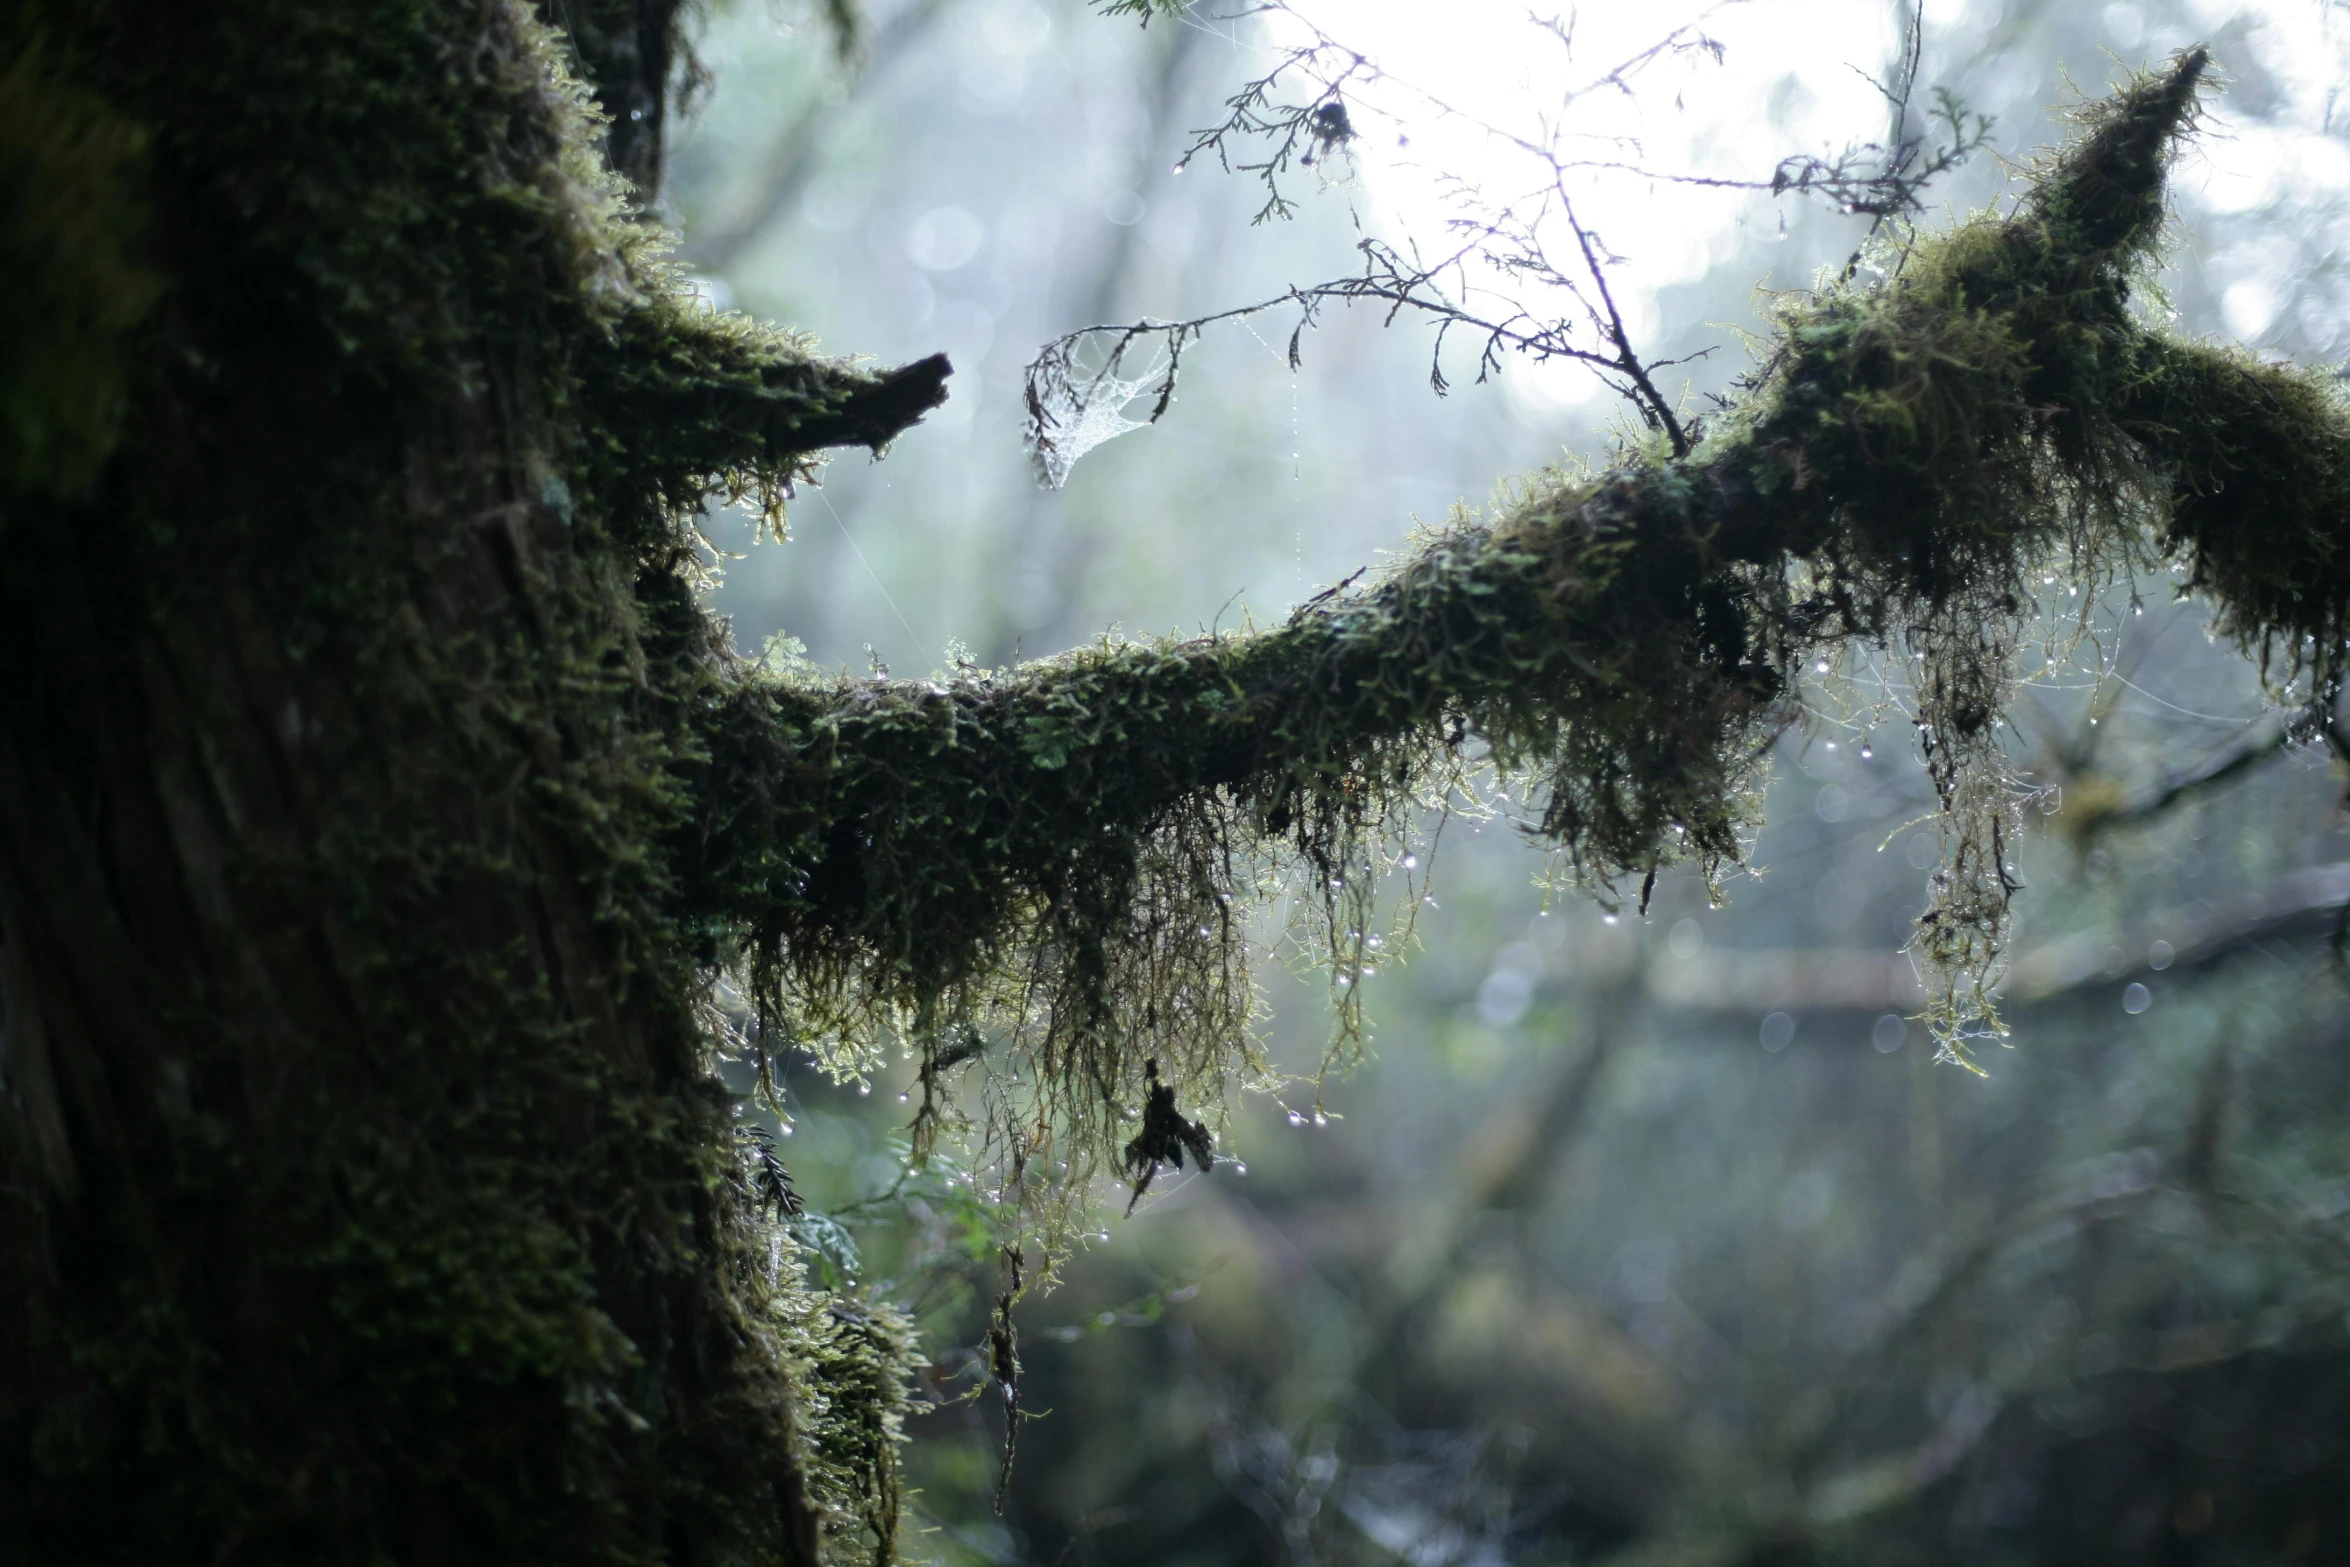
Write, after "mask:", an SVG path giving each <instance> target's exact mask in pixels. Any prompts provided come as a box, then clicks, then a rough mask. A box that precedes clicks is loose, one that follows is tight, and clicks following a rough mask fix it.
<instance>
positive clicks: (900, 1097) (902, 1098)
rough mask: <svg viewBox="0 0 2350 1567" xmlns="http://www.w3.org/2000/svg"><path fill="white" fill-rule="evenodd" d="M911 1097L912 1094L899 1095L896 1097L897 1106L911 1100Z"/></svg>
mask: <svg viewBox="0 0 2350 1567" xmlns="http://www.w3.org/2000/svg"><path fill="white" fill-rule="evenodd" d="M913 1097H914V1096H913V1095H912V1094H900V1095H898V1103H899V1104H904V1103H905V1102H906V1101H907V1100H909V1099H911V1098H913Z"/></svg>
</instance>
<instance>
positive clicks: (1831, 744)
mask: <svg viewBox="0 0 2350 1567" xmlns="http://www.w3.org/2000/svg"><path fill="white" fill-rule="evenodd" d="M1828 749H1829V750H1831V751H1833V750H1835V749H1836V742H1835V741H1833V740H1831V741H1829V742H1828Z"/></svg>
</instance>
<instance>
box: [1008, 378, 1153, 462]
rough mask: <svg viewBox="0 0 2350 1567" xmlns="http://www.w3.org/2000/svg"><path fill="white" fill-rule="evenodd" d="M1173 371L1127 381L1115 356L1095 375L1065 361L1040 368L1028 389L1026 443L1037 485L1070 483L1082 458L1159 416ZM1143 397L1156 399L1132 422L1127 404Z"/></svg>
mask: <svg viewBox="0 0 2350 1567" xmlns="http://www.w3.org/2000/svg"><path fill="white" fill-rule="evenodd" d="M1168 368H1169V367H1168V366H1167V365H1165V364H1163V363H1162V364H1159V365H1154V366H1152V367H1151V368H1150V369H1149V370H1147V371H1145V372H1144V373H1143V374H1141V375H1139V376H1135V377H1132V378H1128V377H1126V376H1122V375H1119V374H1118V373H1117V360H1116V358H1115V357H1113V358H1112V360H1111V362H1110V364H1109V365H1107V366H1105V367H1104V368H1102V369H1100V370H1096V371H1092V372H1085V371H1080V370H1077V369H1076V368H1075V367H1074V366H1072V365H1070V364H1069V363H1068V361H1067V360H1066V359H1062V360H1060V361H1058V362H1056V363H1051V364H1046V365H1041V366H1040V367H1039V373H1037V374H1036V375H1034V376H1033V377H1032V378H1031V380H1030V382H1029V387H1028V435H1027V445H1028V455H1029V457H1030V458H1031V459H1032V460H1033V461H1034V462H1035V464H1036V478H1037V482H1038V483H1039V484H1041V485H1043V486H1044V488H1046V489H1048V490H1057V489H1059V488H1060V487H1061V486H1062V485H1064V484H1066V483H1068V482H1069V470H1070V469H1071V468H1074V467H1076V466H1077V459H1078V458H1080V457H1083V456H1084V455H1085V454H1086V453H1087V452H1090V451H1092V450H1093V449H1094V448H1095V447H1097V446H1099V445H1101V444H1102V442H1104V441H1109V440H1115V439H1117V438H1118V437H1119V436H1121V435H1124V434H1125V433H1126V432H1127V431H1129V430H1139V429H1141V428H1142V427H1143V426H1144V425H1146V424H1149V423H1150V422H1151V421H1152V420H1153V419H1155V418H1157V417H1158V415H1159V413H1160V412H1161V411H1162V410H1163V409H1164V408H1165V406H1166V398H1165V395H1164V394H1165V391H1166V389H1167V388H1166V384H1165V383H1166V380H1167V371H1168ZM1141 397H1149V398H1151V399H1152V400H1153V407H1152V408H1151V410H1150V411H1149V412H1148V413H1147V414H1145V415H1144V416H1143V417H1142V418H1140V419H1129V418H1127V417H1126V408H1127V405H1128V404H1130V403H1132V402H1134V401H1135V400H1136V399H1137V398H1141Z"/></svg>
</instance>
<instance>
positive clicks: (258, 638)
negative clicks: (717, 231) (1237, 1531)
mask: <svg viewBox="0 0 2350 1567" xmlns="http://www.w3.org/2000/svg"><path fill="white" fill-rule="evenodd" d="M673 9H674V0H618V3H614V0H602V3H591V0H548V4H547V10H548V11H549V12H550V13H551V20H553V21H554V22H556V23H557V24H558V25H559V26H563V27H568V28H571V29H574V30H576V33H577V36H578V39H579V43H580V49H579V51H578V58H577V59H576V60H575V61H574V62H573V69H577V68H578V66H579V64H580V63H582V62H584V64H585V66H586V67H587V69H588V70H589V71H591V72H598V71H600V72H604V73H606V74H608V76H609V77H610V81H609V83H608V84H607V86H608V87H609V88H611V89H612V91H611V92H610V95H609V96H610V101H611V102H612V103H613V106H614V109H615V111H616V113H615V118H614V120H613V123H612V127H611V135H610V149H611V152H612V154H613V156H614V157H615V158H616V159H617V160H618V161H619V163H620V164H621V166H622V167H623V168H624V169H625V170H626V171H627V172H628V173H629V174H631V175H633V176H635V177H636V178H637V179H638V180H639V181H644V182H649V180H650V178H651V176H652V174H653V173H654V172H655V171H656V170H657V168H658V160H659V148H658V136H659V127H660V121H661V114H662V89H663V87H664V86H665V84H666V82H667V78H668V77H669V75H670V73H671V69H672V65H671V59H670V53H669V51H670V42H671V17H670V12H671V11H672V10H673ZM561 48H562V43H561V36H560V35H559V34H550V33H549V32H547V31H546V30H545V29H544V28H543V27H542V26H541V24H540V22H539V21H538V20H537V19H536V18H535V17H534V16H533V14H532V13H531V12H530V11H529V10H528V9H527V8H526V7H524V6H522V5H520V4H518V3H513V0H373V3H369V4H364V5H363V4H350V5H343V4H315V3H312V4H300V3H294V0H283V3H271V0H250V3H244V4H234V3H222V4H211V5H207V4H201V3H198V4H170V5H165V4H150V3H142V0H108V3H102V4H95V5H81V4H68V3H65V0H57V3H54V4H52V3H47V0H40V3H22V4H18V5H16V6H15V7H14V8H13V10H7V9H0V179H4V180H5V182H6V183H5V184H4V185H0V200H5V202H7V203H8V204H9V205H8V206H7V208H6V210H5V212H0V224H4V225H5V226H4V228H0V261H5V263H6V265H5V267H4V268H0V270H4V271H5V272H6V274H7V280H6V285H5V286H6V288H7V290H8V291H9V293H10V294H11V296H12V297H11V298H10V299H9V300H8V302H7V304H6V306H5V307H0V309H5V311H6V314H5V316H4V317H0V319H5V321H6V324H7V326H8V330H9V339H8V342H7V345H6V346H7V358H6V362H5V365H4V366H0V373H4V374H5V377H6V380H5V384H0V394H4V395H5V413H6V417H7V421H8V422H7V425H6V428H5V431H4V432H0V434H4V435H5V438H6V440H7V443H8V444H7V447H6V449H5V451H4V452H0V457H4V458H5V460H6V463H7V467H6V469H5V471H0V485H4V488H0V505H4V507H5V510H4V511H0V1005H4V1007H5V1012H4V1014H0V1021H4V1028H5V1033H4V1034H0V1066H4V1070H5V1074H6V1079H5V1090H4V1093H0V1182H4V1185H0V1560H7V1561H24V1562H65V1561H76V1562H97V1561H112V1560H120V1561H140V1562H157V1561H190V1562H208V1563H209V1562H263V1561H288V1562H296V1561H298V1562H360V1561H366V1562H384V1561H404V1562H419V1563H425V1562H461V1561H482V1562H500V1563H513V1562H526V1561H549V1562H555V1561H560V1562H567V1563H574V1562H602V1561H613V1562H618V1561H631V1562H635V1561H655V1560H662V1561H678V1562H700V1561H720V1560H724V1561H735V1560H758V1561H779V1562H810V1561H813V1560H814V1559H815V1556H816V1552H817V1533H816V1517H815V1510H814V1508H813V1506H812V1504H811V1501H810V1498H809V1496H808V1494H807V1492H806V1488H805V1486H804V1484H803V1474H802V1465H801V1462H800V1460H799V1459H798V1458H797V1457H795V1454H796V1453H797V1452H798V1451H799V1448H798V1446H797V1445H796V1439H795V1437H794V1434H793V1422H794V1415H793V1400H792V1397H791V1393H790V1388H789V1385H788V1384H789V1377H788V1375H787V1367H786V1365H785V1357H784V1356H783V1355H781V1354H780V1352H779V1351H778V1349H777V1347H776V1344H775V1342H774V1334H775V1329H774V1326H773V1324H772V1323H770V1322H767V1321H764V1320H760V1319H759V1318H758V1316H757V1314H756V1313H755V1312H753V1311H751V1310H749V1309H748V1308H747V1307H746V1306H745V1304H744V1297H743V1295H742V1293H741V1292H740V1291H739V1290H737V1289H735V1288H734V1285H735V1283H736V1281H737V1280H738V1278H739V1277H740V1276H741V1275H742V1274H743V1273H744V1272H745V1270H746V1269H748V1267H749V1266H750V1264H749V1263H748V1262H746V1260H745V1259H744V1258H743V1257H742V1256H741V1255H740V1254H739V1253H740V1251H741V1249H742V1248H741V1246H740V1245H739V1243H737V1242H735V1241H732V1240H730V1238H729V1236H730V1226H729V1221H728V1211H729V1205H730V1204H733V1203H737V1202H738V1201H739V1197H738V1195H737V1193H736V1182H735V1179H734V1172H733V1169H732V1167H731V1165H730V1164H729V1160H730V1159H731V1155H730V1154H728V1153H727V1152H725V1150H727V1149H728V1148H729V1147H730V1142H731V1139H730V1134H729V1132H728V1130H727V1127H726V1118H727V1108H726V1104H725V1102H724V1099H723V1096H722V1095H720V1094H719V1093H718V1091H717V1089H716V1086H715V1083H714V1080H713V1079H712V1078H711V1076H710V1074H709V1071H708V1067H707V1064H706V1060H705V1056H704V1046H703V1045H702V1044H701V1043H699V1041H698V1037H697V1032H696V1024H695V1020H694V1017H693V1014H692V1006H693V1002H694V997H695V995H696V994H697V991H696V989H695V984H696V974H697V971H698V970H697V965H698V964H699V962H700V961H701V954H700V953H699V952H698V951H697V950H696V949H697V943H698V941H699V940H700V938H698V937H696V936H695V935H693V934H692V933H690V932H685V931H682V930H681V929H680V927H679V926H678V924H677V923H676V921H675V920H674V919H673V918H672V916H671V915H670V914H669V913H668V912H666V909H665V904H664V895H665V889H666V886H667V878H666V872H665V870H664V862H663V858H662V855H661V853H660V852H659V845H660V843H661V842H662V840H663V837H664V835H665V834H667V833H670V832H672V831H673V830H674V829H675V826H676V821H677V818H678V814H679V810H680V802H679V798H678V792H677V789H676V786H675V785H674V783H673V782H672V777H673V770H674V766H675V764H676V763H678V762H679V760H680V759H681V758H682V757H685V756H686V755H688V754H689V753H690V751H691V749H692V742H691V740H690V737H689V736H688V734H687V732H686V730H685V728H684V726H683V715H684V713H685V711H686V710H687V709H688V708H689V707H690V705H691V702H692V693H693V692H694V690H695V689H696V683H697V681H699V680H701V679H702V678H703V675H702V673H701V671H703V670H704V669H706V668H707V667H708V666H709V665H710V664H711V662H712V660H713V659H714V658H716V657H717V654H716V653H715V651H714V649H713V648H712V647H711V646H710V645H709V633H708V631H707V629H706V627H707V622H706V620H705V618H704V617H703V616H702V615H701V614H700V612H699V611H698V610H697V609H695V607H694V605H693V600H692V597H691V592H690V585H689V578H690V576H691V571H692V562H691V559H690V554H689V550H688V547H687V543H686V542H685V541H684V536H683V534H682V532H681V530H680V529H679V528H678V527H677V526H676V524H675V521H674V518H675V516H676V514H677V513H678V512H679V510H680V508H681V506H684V505H688V504H690V503H691V501H692V500H693V499H694V498H695V495H696V494H698V491H697V490H696V489H695V482H694V480H693V478H692V473H693V472H695V471H701V472H711V471H717V470H720V469H725V468H727V467H729V466H732V467H733V468H735V469H736V470H737V472H736V475H735V478H736V480H737V482H739V483H742V484H749V485H758V484H764V483H770V482H781V481H783V480H788V478H789V477H790V475H791V473H792V471H793V468H794V465H795V464H796V463H797V462H798V461H799V460H800V459H799V456H798V454H799V453H801V452H804V451H806V450H807V449H809V448H812V447H815V446H820V445H824V444H832V443H838V442H843V441H855V442H862V443H866V444H873V443H877V442H879V441H881V440H884V439H886V438H887V437H888V435H889V434H891V433H894V431H895V430H896V429H897V428H899V427H902V426H903V425H904V424H906V423H908V422H910V421H911V419H912V418H913V417H914V416H915V415H916V414H918V413H919V412H920V411H921V408H922V407H924V406H927V405H928V403H930V402H935V401H936V398H937V396H938V382H939V376H940V374H942V373H943V368H944V367H943V362H940V363H938V364H935V365H932V366H930V367H928V368H927V369H926V370H924V371H923V372H922V373H920V374H917V375H915V376H914V377H913V378H912V380H911V381H908V380H907V379H906V378H899V379H898V380H896V381H886V380H878V379H877V378H875V377H873V376H871V375H867V374H862V373H852V372H848V371H845V370H841V369H839V368H837V367H833V366H829V365H825V364H822V363H819V362H812V361H809V360H807V358H806V356H805V355H804V354H801V353H799V352H797V348H796V345H795V344H792V343H790V342H788V341H787V340H784V339H781V338H780V337H777V336H775V335H773V334H769V335H767V336H760V335H759V334H757V333H747V332H742V331H725V330H715V329H712V328H710V324H709V321H708V318H707V317H701V318H695V317H694V316H692V314H691V313H690V312H688V311H684V310H681V309H679V308H677V307H676V305H675V302H674V301H673V300H668V299H664V298H663V297H660V294H659V291H658V290H657V289H654V288H651V287H649V286H648V281H647V280H648V279H654V280H656V281H657V276H658V264H657V262H656V261H655V260H654V259H653V258H651V257H650V256H647V255H644V254H641V246H642V238H641V232H640V231H638V230H637V229H636V227H635V224H634V223H633V220H631V219H629V218H628V217H627V216H626V215H625V214H624V213H623V212H621V211H620V210H619V209H618V207H617V205H616V203H615V201H614V198H613V194H612V191H611V189H610V187H609V182H608V179H607V177H606V176H605V175H604V174H603V173H602V172H601V170H600V169H599V168H598V167H597V162H598V160H597V159H596V156H595V154H596V149H597V146H598V141H597V137H598V131H597V128H596V126H595V125H594V123H593V122H592V120H589V119H585V118H583V115H582V109H581V107H580V105H579V103H578V102H577V101H576V99H575V98H574V96H573V95H572V94H571V93H570V92H569V91H568V90H567V89H564V88H562V87H561V86H560V85H559V84H560V80H561V66H560V64H559V60H558V55H557V51H559V50H560V49H561ZM632 247H635V248H634V249H632ZM697 334H698V335H697ZM648 366H651V367H652V370H653V372H654V373H652V374H650V375H648V374H647V373H646V371H647V367H648ZM665 420H667V421H669V422H668V423H666V424H665V423H664V421H665ZM620 428H626V429H629V430H631V431H632V432H634V431H643V432H645V433H647V435H648V437H649V438H648V440H647V443H646V444H647V447H648V448H649V449H651V450H653V451H655V452H656V453H657V455H656V456H655V457H654V458H652V459H651V460H649V461H638V460H637V459H635V458H634V457H633V456H632V455H631V454H630V453H629V452H627V451H625V450H623V449H622V446H623V443H621V442H619V441H617V440H615V439H614V438H613V436H612V433H611V432H612V431H613V430H615V429H620ZM713 439H716V440H719V441H720V442H721V444H727V443H731V447H730V451H731V455H726V456H722V457H719V458H716V459H713V457H712V456H711V452H710V450H708V449H707V448H708V447H709V443H710V440H713ZM697 441H700V443H701V445H702V446H703V447H704V448H705V449H703V450H699V451H697V450H695V449H694V448H695V446H696V443H697ZM746 454H748V455H746ZM697 463H699V464H702V465H703V466H702V467H701V468H700V469H699V470H696V469H695V468H694V465H695V464H697ZM665 464H666V465H668V466H664V465H665Z"/></svg>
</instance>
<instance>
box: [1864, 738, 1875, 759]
mask: <svg viewBox="0 0 2350 1567" xmlns="http://www.w3.org/2000/svg"><path fill="white" fill-rule="evenodd" d="M1876 754H1877V748H1876V747H1875V746H1873V745H1870V744H1869V743H1868V742H1867V741H1866V740H1863V741H1862V742H1861V743H1860V759H1861V760H1862V761H1864V762H1865V761H1867V760H1868V759H1869V758H1870V757H1872V756H1875V755H1876Z"/></svg>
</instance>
